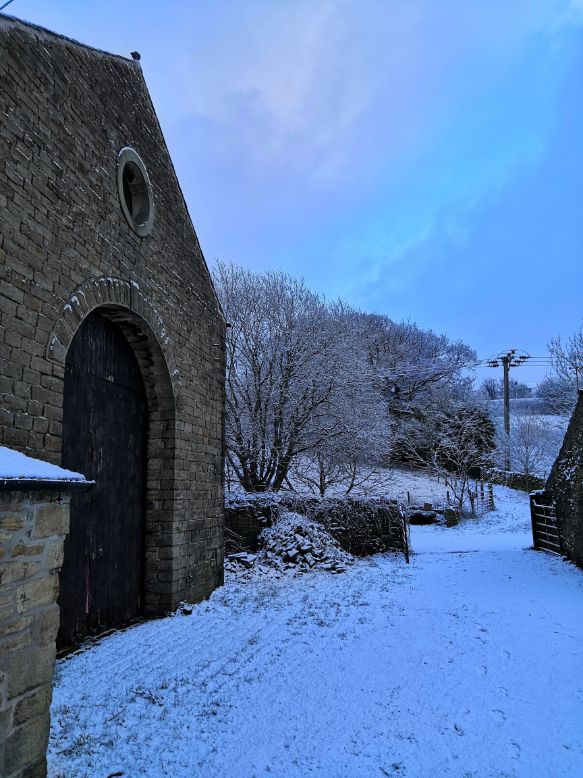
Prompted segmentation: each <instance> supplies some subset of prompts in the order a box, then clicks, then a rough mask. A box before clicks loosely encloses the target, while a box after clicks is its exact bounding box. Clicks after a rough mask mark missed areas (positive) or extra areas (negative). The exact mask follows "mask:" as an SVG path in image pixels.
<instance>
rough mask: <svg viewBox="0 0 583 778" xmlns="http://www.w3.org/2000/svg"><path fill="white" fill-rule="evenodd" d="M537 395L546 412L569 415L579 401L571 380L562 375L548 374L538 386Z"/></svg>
mask: <svg viewBox="0 0 583 778" xmlns="http://www.w3.org/2000/svg"><path fill="white" fill-rule="evenodd" d="M536 396H537V397H538V398H539V400H540V401H541V406H542V408H541V410H542V411H543V412H544V413H549V414H557V415H558V416H569V415H570V414H571V413H572V411H573V408H574V407H575V403H576V401H577V390H576V389H575V386H574V385H573V383H572V382H571V381H570V380H567V379H566V378H564V377H561V376H558V375H557V376H547V377H546V378H545V379H543V380H542V381H541V382H540V384H539V385H538V387H537V390H536Z"/></svg>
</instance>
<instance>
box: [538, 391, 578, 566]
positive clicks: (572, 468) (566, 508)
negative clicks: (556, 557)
mask: <svg viewBox="0 0 583 778" xmlns="http://www.w3.org/2000/svg"><path fill="white" fill-rule="evenodd" d="M545 491H546V492H547V493H548V494H549V495H550V497H551V498H552V500H553V501H554V503H555V505H556V507H557V518H558V521H559V528H560V532H561V540H562V543H563V552H564V554H565V555H566V556H567V557H569V559H571V560H572V561H573V562H575V563H576V564H578V565H579V566H580V567H583V392H580V393H579V400H578V402H577V405H576V406H575V410H574V411H573V415H572V417H571V421H570V422H569V426H568V428H567V432H566V433H565V439H564V441H563V445H562V447H561V450H560V452H559V456H558V457H557V460H556V462H555V464H554V465H553V469H552V470H551V474H550V475H549V480H548V481H547V485H546V488H545Z"/></svg>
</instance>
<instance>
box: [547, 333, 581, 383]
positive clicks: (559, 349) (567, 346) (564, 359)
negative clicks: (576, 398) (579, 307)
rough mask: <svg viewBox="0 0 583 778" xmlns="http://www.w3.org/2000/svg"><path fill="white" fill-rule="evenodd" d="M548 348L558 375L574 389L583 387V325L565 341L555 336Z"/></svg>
mask: <svg viewBox="0 0 583 778" xmlns="http://www.w3.org/2000/svg"><path fill="white" fill-rule="evenodd" d="M548 349H549V354H550V357H551V364H552V366H553V370H554V371H555V373H556V374H557V376H558V377H559V378H560V379H561V380H562V381H564V382H565V383H567V384H570V385H571V386H572V387H573V389H576V390H577V389H583V326H582V327H581V328H580V329H579V330H578V331H577V332H574V333H573V334H572V335H571V336H570V337H569V338H567V341H566V342H565V343H563V342H562V340H561V337H560V336H558V337H556V338H553V339H552V340H551V342H550V343H549V345H548Z"/></svg>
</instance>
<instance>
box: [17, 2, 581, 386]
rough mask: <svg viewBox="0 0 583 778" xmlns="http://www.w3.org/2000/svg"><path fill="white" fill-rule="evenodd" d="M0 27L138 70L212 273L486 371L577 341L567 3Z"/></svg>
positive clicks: (76, 13) (59, 16) (108, 7)
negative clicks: (413, 339) (351, 313)
mask: <svg viewBox="0 0 583 778" xmlns="http://www.w3.org/2000/svg"><path fill="white" fill-rule="evenodd" d="M6 12H7V13H8V12H11V13H13V14H15V15H17V16H20V17H22V18H25V19H28V20H30V21H32V22H35V23H37V24H41V25H44V26H47V27H49V28H51V29H54V30H56V31H58V32H61V33H63V34H65V35H69V36H71V37H73V38H77V39H78V40H81V41H83V42H85V43H88V44H91V45H94V46H98V47H100V48H104V49H107V50H110V51H113V52H116V53H121V54H126V55H127V54H129V52H130V51H132V50H134V49H137V50H139V51H140V52H141V54H142V65H143V68H144V72H145V75H146V79H147V81H148V84H149V87H150V91H151V93H152V97H153V99H154V103H155V105H156V108H157V111H158V115H159V118H160V122H161V124H162V128H163V130H164V133H165V136H166V140H167V142H168V145H169V147H170V151H171V153H172V156H173V159H174V162H175V165H176V169H177V172H178V175H179V178H180V180H181V184H182V187H183V190H184V193H185V196H186V199H187V202H188V205H189V209H190V212H191V215H192V218H193V221H194V224H195V227H196V229H197V232H198V235H199V238H200V241H201V243H202V246H203V250H204V252H205V256H206V258H207V261H209V263H211V264H212V262H213V260H214V259H215V258H221V259H225V260H233V261H235V262H239V263H241V264H244V265H247V266H249V267H253V268H257V269H264V268H281V269H284V270H286V271H288V272H290V273H292V274H295V275H303V276H304V277H305V278H306V279H307V281H308V282H309V283H310V285H312V286H313V287H314V288H316V289H318V290H319V291H321V292H324V293H325V294H326V295H328V296H329V297H335V296H338V295H340V296H342V297H344V298H346V299H348V300H349V301H350V302H352V303H354V304H355V305H358V306H360V307H361V308H363V309H365V310H370V311H380V312H383V313H387V314H388V315H390V316H392V317H393V318H396V319H402V318H410V319H412V320H414V321H417V322H418V323H419V324H420V325H421V326H423V327H431V328H433V329H435V330H436V331H439V332H446V333H447V334H448V335H449V336H450V337H452V338H454V339H457V338H461V339H463V340H465V341H466V342H468V343H469V344H470V345H472V346H473V347H474V348H476V349H477V350H478V353H479V355H480V356H483V357H488V356H490V355H492V354H494V353H497V352H499V351H502V350H506V349H508V348H511V347H517V348H522V349H526V350H527V351H529V352H530V353H532V354H534V355H537V356H540V355H543V354H544V353H545V352H546V344H547V342H548V340H549V339H550V338H551V337H552V336H553V335H557V334H562V335H568V334H569V333H570V332H572V331H573V330H575V329H577V328H578V327H579V326H580V324H581V321H582V319H583V305H582V299H581V298H582V292H583V262H582V261H581V260H582V257H581V255H582V253H583V141H582V138H583V100H581V95H583V0H512V2H508V0H472V2H468V0H392V1H391V0H350V1H348V0H237V2H235V1H233V0H215V2H208V0H195V1H193V2H180V0H177V1H175V2H172V3H161V2H158V3H154V2H149V1H148V0H142V1H141V2H140V3H135V2H133V3H130V2H126V0H117V2H113V1H112V0H99V2H98V1H97V0H85V1H84V2H83V3H79V2H71V1H69V0H62V1H59V0H53V2H46V0H15V2H13V3H12V4H11V6H10V7H9V8H7V9H6ZM482 372H483V374H484V376H486V375H488V374H491V375H494V373H493V371H486V370H484V371H482ZM543 372H544V371H543ZM514 375H515V377H516V378H518V377H519V375H518V371H517V372H516V373H515V374H514ZM540 375H541V369H540V368H539V369H537V370H535V369H534V368H526V367H524V368H521V369H520V377H521V378H523V379H525V380H527V381H528V382H532V381H534V380H536V378H538V377H540Z"/></svg>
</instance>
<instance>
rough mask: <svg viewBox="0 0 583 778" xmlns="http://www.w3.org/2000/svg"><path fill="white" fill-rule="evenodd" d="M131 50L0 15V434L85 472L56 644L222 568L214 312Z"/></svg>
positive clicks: (188, 590)
mask: <svg viewBox="0 0 583 778" xmlns="http://www.w3.org/2000/svg"><path fill="white" fill-rule="evenodd" d="M138 60H139V55H137V54H134V55H133V58H132V59H126V58H124V57H120V56H116V55H112V54H108V53H105V52H102V51H98V50H96V49H93V48H90V47H88V46H84V45H82V44H79V43H77V42H75V41H72V40H69V39H67V38H64V37H62V36H59V35H57V34H55V33H52V32H49V31H47V30H44V29H41V28H38V27H35V26H33V25H30V24H27V23H23V22H21V21H19V20H16V19H14V18H11V17H7V16H2V15H0V112H1V114H0V136H1V145H0V148H1V152H0V285H1V289H0V325H1V326H0V391H1V393H2V394H1V403H0V445H3V446H6V447H9V448H11V449H15V450H17V451H19V452H22V453H25V454H27V455H29V456H31V457H35V458H37V459H41V460H44V461H47V462H50V463H53V464H55V465H59V466H61V467H63V468H66V469H68V470H72V471H75V472H79V473H82V474H83V475H85V477H86V478H87V479H90V480H93V481H95V485H94V486H93V487H92V488H91V489H88V490H83V491H78V492H75V493H74V494H73V495H72V496H71V507H70V511H71V521H70V532H69V534H68V537H67V539H66V541H65V551H64V561H63V566H62V569H61V573H60V595H59V605H60V611H61V616H60V631H59V638H58V643H59V644H60V645H61V646H63V647H64V646H67V645H72V644H75V643H77V642H79V641H80V640H82V639H83V638H84V637H86V636H87V635H91V634H94V633H97V632H101V631H104V630H107V629H110V628H115V627H119V626H121V625H125V624H128V623H130V622H132V621H134V620H136V619H139V618H140V617H142V616H145V615H160V614H164V613H166V612H168V611H170V610H172V609H175V608H176V606H177V605H178V604H179V603H180V602H181V601H182V600H188V601H191V602H192V601H198V600H200V599H202V598H204V597H206V596H207V595H208V594H210V592H211V591H212V590H213V589H214V588H215V587H216V586H218V585H220V584H221V583H222V580H223V496H222V458H223V452H222V439H223V405H224V400H223V394H224V328H225V322H224V319H223V316H222V313H221V310H220V306H219V303H218V301H217V297H216V294H215V291H214V288H213V284H212V280H211V277H210V275H209V271H208V268H207V266H206V264H205V260H204V257H203V254H202V251H201V248H200V246H199V243H198V240H197V237H196V234H195V231H194V228H193V225H192V222H191V220H190V217H189V214H188V211H187V207H186V204H185V202H184V198H183V196H182V192H181V189H180V185H179V183H178V180H177V178H176V174H175V172H174V168H173V166H172V161H171V159H170V156H169V153H168V149H167V148H166V145H165V142H164V138H163V135H162V132H161V129H160V125H159V123H158V119H157V117H156V113H155V111H154V107H153V105H152V102H151V99H150V96H149V93H148V89H147V86H146V83H145V81H144V77H143V74H142V70H141V67H140V64H139V61H138Z"/></svg>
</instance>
